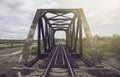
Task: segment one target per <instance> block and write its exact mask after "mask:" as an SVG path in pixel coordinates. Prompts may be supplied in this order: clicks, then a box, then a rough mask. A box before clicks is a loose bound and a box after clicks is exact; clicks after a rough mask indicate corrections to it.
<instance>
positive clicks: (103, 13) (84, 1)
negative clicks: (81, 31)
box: [0, 0, 120, 39]
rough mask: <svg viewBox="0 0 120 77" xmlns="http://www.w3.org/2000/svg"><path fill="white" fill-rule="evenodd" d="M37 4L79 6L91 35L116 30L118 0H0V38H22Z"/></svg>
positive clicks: (119, 13) (119, 27)
mask: <svg viewBox="0 0 120 77" xmlns="http://www.w3.org/2000/svg"><path fill="white" fill-rule="evenodd" d="M38 8H42V9H44V8H83V10H84V12H85V15H86V17H87V20H88V23H89V25H90V29H91V32H92V35H95V34H97V35H100V36H111V35H113V34H120V0H0V39H25V38H26V37H27V34H28V30H29V28H30V25H31V22H32V20H33V16H34V14H35V12H36V9H38ZM63 34H64V33H63ZM63 34H60V33H59V34H56V37H63Z"/></svg>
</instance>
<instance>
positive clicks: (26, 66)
mask: <svg viewBox="0 0 120 77" xmlns="http://www.w3.org/2000/svg"><path fill="white" fill-rule="evenodd" d="M36 30H37V31H38V33H37V34H38V35H37V37H38V40H37V55H36V57H35V58H34V59H33V60H30V61H29V55H30V54H29V52H30V47H31V45H32V41H33V37H34V35H35V31H36ZM57 31H64V32H65V34H66V42H65V43H63V42H59V43H57V44H56V43H55V33H56V32H57ZM83 31H84V33H85V35H86V39H87V42H88V47H89V52H90V54H91V55H90V58H89V57H87V56H86V54H83V52H84V51H83V47H82V32H83ZM42 45H43V47H42ZM41 59H42V60H43V61H42V62H40V60H41ZM34 65H36V66H37V67H36V68H34ZM26 71H27V72H26ZM1 76H3V77H62V76H63V77H120V71H119V70H117V69H115V68H112V67H110V66H108V65H106V64H104V63H102V61H101V57H100V56H99V53H98V50H97V49H96V47H95V44H94V40H93V38H92V35H91V32H90V28H89V25H88V23H87V20H86V17H85V15H84V12H83V10H82V9H37V11H36V14H35V16H34V19H33V22H32V24H31V27H30V30H29V33H28V36H27V39H26V41H25V44H24V47H23V51H22V53H21V55H20V59H19V63H18V66H15V67H12V68H11V70H10V71H9V72H8V71H7V72H6V73H4V74H1Z"/></svg>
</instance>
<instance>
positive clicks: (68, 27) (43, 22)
mask: <svg viewBox="0 0 120 77" xmlns="http://www.w3.org/2000/svg"><path fill="white" fill-rule="evenodd" d="M37 26H38V51H37V57H36V59H35V61H37V60H38V59H40V57H41V50H42V49H41V37H42V41H43V45H44V52H45V53H47V52H48V51H49V50H51V48H52V47H54V46H55V37H54V34H55V32H56V31H65V33H66V46H67V48H68V49H70V50H72V51H73V52H76V46H77V43H79V53H78V54H79V56H80V58H82V57H83V53H82V52H84V51H83V50H82V28H83V30H84V32H85V35H86V38H87V41H88V46H89V49H90V53H91V57H92V61H93V62H94V64H95V65H99V64H101V60H100V57H99V55H98V54H97V49H96V47H95V45H94V42H93V38H92V35H91V32H90V29H89V25H88V23H87V20H86V18H85V15H84V12H83V10H82V9H37V11H36V14H35V17H34V20H33V22H32V24H31V27H30V31H29V34H28V37H27V39H26V42H25V45H24V48H23V51H22V54H21V56H20V62H21V63H23V64H26V63H28V62H27V60H28V56H29V51H30V46H31V45H32V41H33V36H34V34H35V30H36V27H37Z"/></svg>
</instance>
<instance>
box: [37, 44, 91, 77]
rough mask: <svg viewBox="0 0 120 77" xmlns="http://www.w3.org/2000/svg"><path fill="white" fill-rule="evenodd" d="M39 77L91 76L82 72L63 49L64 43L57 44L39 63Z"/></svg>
mask: <svg viewBox="0 0 120 77" xmlns="http://www.w3.org/2000/svg"><path fill="white" fill-rule="evenodd" d="M39 68H40V69H44V70H41V71H38V72H39V74H37V75H36V76H40V77H81V76H82V77H93V76H91V75H90V74H88V73H85V72H82V71H80V69H79V66H78V65H77V64H76V62H75V61H74V59H73V58H72V57H71V56H70V54H69V53H68V52H67V50H66V49H65V47H64V45H62V44H59V45H57V46H56V47H55V48H54V49H53V51H52V52H51V55H49V56H48V58H47V59H46V60H45V61H44V62H43V63H42V64H40V65H39Z"/></svg>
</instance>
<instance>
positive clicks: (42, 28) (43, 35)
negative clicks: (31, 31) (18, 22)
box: [40, 18, 46, 52]
mask: <svg viewBox="0 0 120 77" xmlns="http://www.w3.org/2000/svg"><path fill="white" fill-rule="evenodd" d="M40 27H41V30H42V37H43V45H44V51H45V52H46V40H45V34H44V27H43V21H42V18H41V19H40Z"/></svg>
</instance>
